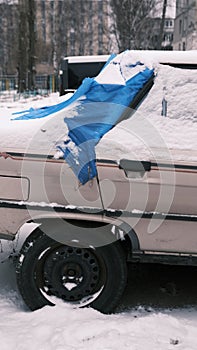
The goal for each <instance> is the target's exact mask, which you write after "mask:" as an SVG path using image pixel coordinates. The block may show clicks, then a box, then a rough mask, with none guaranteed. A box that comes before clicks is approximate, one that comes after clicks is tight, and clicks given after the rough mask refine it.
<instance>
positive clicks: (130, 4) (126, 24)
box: [110, 0, 156, 51]
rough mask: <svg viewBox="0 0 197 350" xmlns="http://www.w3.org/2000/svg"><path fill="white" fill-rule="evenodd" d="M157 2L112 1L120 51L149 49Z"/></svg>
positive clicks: (143, 0)
mask: <svg viewBox="0 0 197 350" xmlns="http://www.w3.org/2000/svg"><path fill="white" fill-rule="evenodd" d="M155 2H156V1H155V0H141V1H139V0H110V6H111V10H112V16H113V19H112V23H113V26H114V35H115V36H116V40H117V43H118V48H119V51H122V50H125V49H147V48H148V46H149V38H150V35H151V30H152V18H151V15H150V14H151V11H152V10H153V9H154V6H155Z"/></svg>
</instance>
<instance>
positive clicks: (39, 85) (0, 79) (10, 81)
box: [0, 74, 59, 94]
mask: <svg viewBox="0 0 197 350" xmlns="http://www.w3.org/2000/svg"><path fill="white" fill-rule="evenodd" d="M17 89H18V78H17V76H14V75H7V76H0V94H1V93H3V92H4V91H12V90H17ZM56 91H59V79H58V76H57V75H55V74H51V75H36V77H35V90H34V91H27V92H26V93H29V94H30V93H31V94H37V93H38V94H47V93H49V92H56Z"/></svg>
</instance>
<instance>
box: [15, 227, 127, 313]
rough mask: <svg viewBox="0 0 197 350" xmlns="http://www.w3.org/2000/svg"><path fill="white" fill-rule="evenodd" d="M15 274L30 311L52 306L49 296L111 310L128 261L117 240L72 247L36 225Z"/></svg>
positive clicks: (20, 256)
mask: <svg viewBox="0 0 197 350" xmlns="http://www.w3.org/2000/svg"><path fill="white" fill-rule="evenodd" d="M16 274H17V283H18V288H19V291H20V293H21V295H22V297H23V299H24V301H25V303H26V305H27V306H28V307H29V308H30V309H31V310H36V309H40V308H42V307H43V306H45V305H54V300H52V301H51V300H50V298H51V296H52V297H53V296H55V297H57V298H60V299H63V300H64V301H66V302H70V303H74V304H77V305H78V306H79V307H83V306H87V305H88V306H91V307H93V308H95V309H97V310H99V311H101V312H103V313H111V312H112V311H113V310H114V308H115V307H116V306H117V305H118V302H119V301H120V298H121V296H122V294H123V292H124V289H125V286H126V282H127V264H126V257H125V254H124V251H123V249H122V247H121V245H120V243H119V242H115V243H112V244H110V245H106V246H103V247H99V248H96V249H94V248H92V249H90V248H80V247H71V246H66V245H62V244H61V243H58V242H56V241H54V240H52V239H51V238H50V237H48V236H47V235H45V234H44V233H43V232H42V231H41V230H40V229H39V228H37V229H36V230H35V231H34V232H33V233H32V234H31V235H30V236H29V237H28V238H27V239H26V241H25V243H24V244H23V246H22V249H21V252H20V254H19V257H18V261H17V265H16ZM68 284H69V285H68ZM73 284H74V287H72V288H71V289H70V288H68V286H70V285H73ZM93 296H94V298H93ZM92 298H93V299H92ZM84 299H85V300H86V303H85V305H84V304H83V303H82V301H84Z"/></svg>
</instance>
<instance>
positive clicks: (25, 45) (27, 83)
mask: <svg viewBox="0 0 197 350" xmlns="http://www.w3.org/2000/svg"><path fill="white" fill-rule="evenodd" d="M18 48H19V49H18V90H19V92H23V91H24V90H25V89H34V87H35V86H34V85H35V82H34V76H35V3H34V0H19V26H18Z"/></svg>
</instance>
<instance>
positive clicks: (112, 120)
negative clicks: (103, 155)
mask: <svg viewBox="0 0 197 350" xmlns="http://www.w3.org/2000/svg"><path fill="white" fill-rule="evenodd" d="M110 64H113V60H112V61H111V63H110ZM116 64H117V63H116ZM136 66H143V65H142V63H140V62H136V64H132V65H131V66H130V69H131V70H132V69H134V70H135V72H136ZM127 69H128V67H127ZM120 70H121V66H120ZM106 71H107V68H106ZM152 76H153V69H149V68H148V67H144V68H143V69H139V70H137V73H136V74H133V76H132V77H131V78H130V79H129V80H127V81H125V84H124V85H123V84H110V83H109V84H100V83H98V82H97V81H96V80H95V78H86V79H84V81H83V83H82V85H81V86H80V87H79V89H78V90H77V91H76V92H75V94H74V95H73V96H72V97H71V98H70V99H69V100H67V101H65V102H62V103H60V104H57V105H55V106H50V107H45V108H41V109H37V110H30V111H28V112H27V113H25V114H24V115H22V116H19V117H18V118H16V119H18V120H19V119H20V120H21V119H23V120H24V119H32V118H43V117H46V116H49V115H51V114H53V113H55V112H58V111H62V110H63V109H64V110H65V119H64V121H65V123H66V125H67V127H68V130H69V133H68V138H67V140H66V141H65V142H63V144H61V145H60V146H58V147H59V149H60V150H61V151H62V152H63V154H64V158H65V160H66V162H67V163H68V164H69V165H70V166H71V168H72V169H73V171H74V173H75V175H76V176H77V177H78V179H79V181H80V183H81V184H85V183H86V182H87V181H89V180H91V179H92V178H94V177H95V176H96V175H97V170H96V155H95V146H96V145H97V143H98V142H99V140H100V139H101V138H102V137H103V135H104V134H105V133H107V132H108V131H109V130H110V129H111V128H112V127H114V126H115V125H116V124H117V122H118V121H119V119H120V117H121V115H122V113H123V112H124V110H125V108H126V107H128V106H129V105H130V104H131V102H132V100H133V99H134V98H135V96H136V95H137V93H138V92H139V90H140V89H141V88H142V87H143V86H144V84H145V83H146V82H147V81H148V80H149V79H150V78H151V77H152ZM82 96H83V97H84V98H82ZM76 101H77V102H78V103H77V105H76ZM72 104H73V111H74V113H73V115H74V116H73V117H72V118H71V117H69V118H68V117H67V116H66V111H67V106H69V116H70V114H71V111H72Z"/></svg>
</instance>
